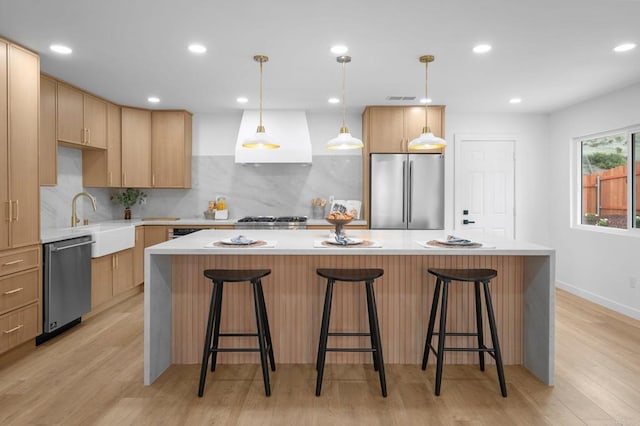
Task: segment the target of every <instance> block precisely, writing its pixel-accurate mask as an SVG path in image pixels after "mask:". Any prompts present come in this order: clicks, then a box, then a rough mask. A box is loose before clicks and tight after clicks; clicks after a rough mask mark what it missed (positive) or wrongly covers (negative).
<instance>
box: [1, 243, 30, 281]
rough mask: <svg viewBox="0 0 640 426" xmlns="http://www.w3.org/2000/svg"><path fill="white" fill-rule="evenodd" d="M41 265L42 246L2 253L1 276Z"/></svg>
mask: <svg viewBox="0 0 640 426" xmlns="http://www.w3.org/2000/svg"><path fill="white" fill-rule="evenodd" d="M38 265H40V246H37V247H30V248H27V249H20V250H10V251H9V250H7V251H4V252H2V253H0V276H3V275H8V274H13V273H14V272H20V271H24V270H27V269H31V268H35V267H37V266H38Z"/></svg>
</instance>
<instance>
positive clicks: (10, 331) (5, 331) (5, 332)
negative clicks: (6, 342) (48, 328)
mask: <svg viewBox="0 0 640 426" xmlns="http://www.w3.org/2000/svg"><path fill="white" fill-rule="evenodd" d="M22 327H24V324H20V325H18V326H16V327H13V328H12V329H11V330H4V331H3V333H4V334H11V333H13V332H15V331H18V330H20V329H21V328H22Z"/></svg>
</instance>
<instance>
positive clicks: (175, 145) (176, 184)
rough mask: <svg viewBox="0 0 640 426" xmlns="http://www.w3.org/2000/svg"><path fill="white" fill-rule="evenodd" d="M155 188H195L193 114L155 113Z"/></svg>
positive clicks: (152, 136)
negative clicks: (192, 144) (192, 174)
mask: <svg viewBox="0 0 640 426" xmlns="http://www.w3.org/2000/svg"><path fill="white" fill-rule="evenodd" d="M151 155H152V157H151V185H152V186H154V187H160V188H190V187H191V114H190V113H188V112H186V111H153V112H152V113H151Z"/></svg>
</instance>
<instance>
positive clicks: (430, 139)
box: [407, 55, 447, 151]
mask: <svg viewBox="0 0 640 426" xmlns="http://www.w3.org/2000/svg"><path fill="white" fill-rule="evenodd" d="M434 59H435V57H434V56H432V55H424V56H421V57H420V62H422V63H423V64H424V98H425V99H429V96H428V93H427V80H428V66H429V62H433V61H434ZM427 113H428V107H427V104H426V103H425V104H424V127H423V128H422V134H421V135H420V136H418V137H417V138H415V139H413V140H412V141H411V142H409V145H408V147H407V148H408V149H409V151H419V150H423V149H439V148H445V147H446V146H447V142H446V141H445V140H444V139H442V138H439V137H437V136H436V135H434V134H433V133H431V129H429V125H428V122H427Z"/></svg>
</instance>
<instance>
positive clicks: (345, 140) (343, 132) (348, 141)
mask: <svg viewBox="0 0 640 426" xmlns="http://www.w3.org/2000/svg"><path fill="white" fill-rule="evenodd" d="M336 61H338V63H340V64H342V127H340V133H338V136H337V137H335V138H333V139H331V140H330V141H329V142H327V149H331V150H337V149H362V148H363V147H364V144H363V143H362V141H361V140H360V139H357V138H354V137H353V136H351V133H350V132H349V129H348V128H347V124H346V118H347V103H346V102H345V100H344V98H345V85H346V80H347V71H346V67H345V65H346V64H347V63H349V62H351V56H338V57H337V58H336Z"/></svg>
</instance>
